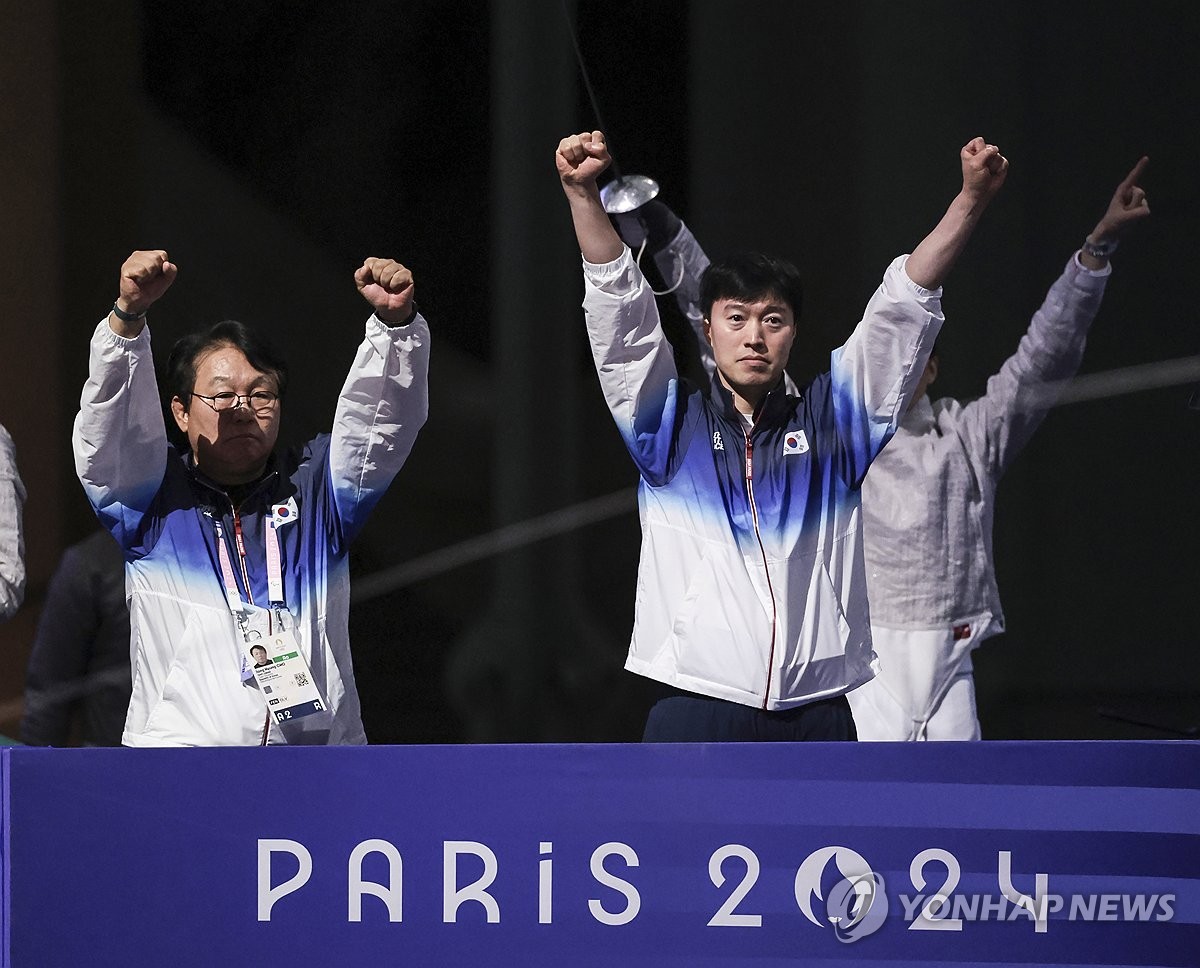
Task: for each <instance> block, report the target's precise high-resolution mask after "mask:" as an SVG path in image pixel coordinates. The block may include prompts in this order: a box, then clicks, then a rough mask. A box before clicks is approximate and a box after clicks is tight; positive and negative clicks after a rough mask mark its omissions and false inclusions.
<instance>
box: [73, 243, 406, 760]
mask: <svg viewBox="0 0 1200 968" xmlns="http://www.w3.org/2000/svg"><path fill="white" fill-rule="evenodd" d="M176 274H177V268H176V266H175V265H174V264H173V263H172V262H170V260H169V259H168V257H167V253H166V252H163V251H161V250H154V251H139V252H134V253H133V254H132V255H131V256H130V257H129V258H128V259H127V260H126V261H125V264H124V265H123V266H122V267H121V278H120V290H119V295H118V297H117V300H116V302H115V304H114V305H113V307H112V310H111V311H110V312H109V314H108V315H107V317H106V318H105V319H103V320H101V322H100V325H99V326H98V327H97V329H96V332H95V334H94V335H93V337H92V344H91V361H90V368H89V377H88V380H87V383H86V384H85V385H84V388H83V396H82V400H81V402H80V411H79V415H78V416H77V417H76V420H75V433H74V446H75V463H76V470H77V472H78V474H79V478H80V480H81V481H82V483H83V486H84V490H85V491H86V493H87V496H88V499H89V500H90V501H91V503H92V506H93V507H94V508H95V509H96V514H97V516H98V517H99V518H100V521H101V523H102V524H103V525H104V526H105V527H106V528H107V529H108V530H109V531H110V532H111V533H112V535H113V536H114V537H115V538H116V539H117V541H118V543H119V544H120V545H121V548H122V550H123V551H124V555H125V561H126V578H127V586H128V591H129V595H130V615H131V633H132V644H131V653H132V658H133V696H132V699H131V700H130V705H129V712H128V715H127V717H126V722H125V731H124V735H123V736H122V742H123V743H124V744H125V745H127V746H221V745H254V744H264V745H266V744H284V743H291V744H300V743H303V744H314V743H315V744H348V743H365V742H366V737H365V735H364V733H363V727H362V719H361V715H360V712H359V703H358V693H357V690H356V688H355V685H354V673H353V669H352V663H351V658H350V645H349V634H348V630H347V624H348V617H349V615H348V613H349V608H348V603H349V569H348V562H347V554H348V548H349V544H350V542H351V540H353V538H354V536H355V535H356V534H357V532H358V530H359V528H361V527H362V525H363V523H364V521H365V519H366V517H367V516H368V514H369V513H370V511H371V509H372V508H373V507H374V506H375V504H376V503H377V502H378V500H379V498H380V497H381V496H382V494H383V492H384V491H385V490H386V488H387V487H388V485H389V484H390V483H391V481H392V478H393V477H394V476H395V475H396V473H397V472H398V471H399V470H400V467H401V466H402V465H403V464H404V461H405V460H406V458H407V457H408V454H409V451H410V450H411V449H412V445H413V442H414V440H415V439H416V434H417V431H418V430H419V429H420V427H421V425H422V424H423V423H424V422H425V418H426V414H427V411H428V394H427V373H428V363H429V327H428V325H427V324H426V322H425V320H424V319H423V318H422V317H421V316H420V315H419V314H418V313H417V311H416V307H415V304H414V301H413V294H414V288H413V279H412V274H411V273H410V272H409V271H408V269H406V268H405V267H404V266H402V265H400V264H399V263H398V262H394V261H392V260H388V259H367V260H366V261H365V262H364V263H363V265H362V267H361V268H359V269H358V270H357V271H356V272H355V274H354V279H355V283H356V284H357V286H358V290H359V292H360V293H362V295H363V297H364V298H365V299H366V300H367V302H368V303H369V304H370V305H371V307H372V309H373V315H372V317H371V318H370V319H369V320H368V321H367V325H366V337H365V339H364V340H363V342H362V344H361V345H360V346H359V349H358V352H357V354H356V356H355V359H354V362H353V364H352V366H351V369H350V373H349V375H348V376H347V378H346V383H345V385H344V387H343V389H342V393H341V396H340V398H339V400H338V405H337V410H336V413H335V415H334V424H333V432H332V433H331V434H322V435H320V436H318V437H316V438H314V439H313V440H311V441H309V442H308V444H307V445H305V446H304V447H303V448H302V449H299V450H294V451H277V450H276V441H277V439H278V436H279V423H280V418H281V415H282V401H283V398H284V395H285V392H286V389H287V367H286V365H285V363H284V361H283V359H282V358H281V357H279V356H277V355H276V353H275V352H274V350H273V349H272V348H271V347H270V346H269V345H268V344H267V343H266V342H265V341H264V340H263V339H261V338H260V337H259V336H258V335H257V334H255V333H254V332H253V331H252V330H251V329H250V328H249V327H246V326H244V325H242V324H241V323H237V322H232V321H227V322H223V323H218V324H217V325H215V326H213V327H211V328H210V329H209V330H207V331H205V332H202V333H195V334H192V335H190V336H186V337H184V338H183V339H181V340H180V341H179V342H178V343H176V344H175V346H174V348H173V349H172V351H171V355H170V359H169V361H168V365H167V381H168V387H167V393H168V394H169V396H170V408H171V413H172V415H173V417H174V419H175V423H176V424H177V425H178V427H179V430H180V431H181V432H182V433H183V434H184V436H185V437H186V438H187V443H188V452H187V453H181V452H179V451H177V450H175V449H174V448H173V447H171V446H169V445H168V443H167V436H166V428H165V427H164V424H163V419H162V411H161V409H160V406H159V395H158V385H157V382H156V380H155V376H154V363H153V359H152V356H151V350H150V332H149V329H148V327H147V326H146V314H147V312H148V310H149V309H150V307H151V306H152V305H153V304H154V303H155V302H156V301H157V300H158V299H159V298H160V297H161V296H162V295H163V294H164V293H165V292H166V291H167V289H169V288H170V286H171V284H172V283H173V282H174V281H175V277H176ZM252 650H253V651H252ZM263 652H265V653H266V654H268V655H270V657H271V659H272V661H270V662H261V661H260V656H261V654H262V653H263Z"/></svg>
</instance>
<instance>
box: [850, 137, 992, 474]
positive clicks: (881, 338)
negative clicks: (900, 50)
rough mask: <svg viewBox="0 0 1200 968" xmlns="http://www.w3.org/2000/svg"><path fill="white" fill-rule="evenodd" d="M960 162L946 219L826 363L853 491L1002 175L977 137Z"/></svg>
mask: <svg viewBox="0 0 1200 968" xmlns="http://www.w3.org/2000/svg"><path fill="white" fill-rule="evenodd" d="M959 162H960V165H961V167H962V176H963V185H962V189H961V191H959V193H958V195H957V196H956V197H955V199H954V201H953V202H951V203H950V207H949V208H948V209H947V210H946V214H945V215H944V216H942V219H941V221H940V222H938V224H937V225H936V226H935V227H934V229H933V231H932V232H930V233H929V234H928V235H927V236H926V237H925V238H924V239H923V240H922V241H921V243H920V244H919V245H918V246H917V247H916V248H915V249H914V250H913V252H912V255H910V256H908V257H907V258H900V259H896V260H895V261H894V262H893V263H892V265H891V266H890V267H889V269H888V271H887V273H886V274H885V275H884V277H883V283H882V285H880V287H879V289H878V290H877V291H876V293H875V295H874V296H873V297H872V298H871V301H870V302H869V303H868V304H867V309H866V312H865V313H864V314H863V318H862V321H861V322H860V323H859V324H858V326H856V327H855V329H854V332H853V333H851V334H850V338H849V339H848V340H846V343H845V344H844V345H843V346H841V347H839V348H838V349H836V350H834V351H833V354H832V357H831V361H830V362H831V366H830V375H831V389H832V395H833V410H834V418H835V427H836V432H837V438H838V441H839V469H840V473H841V476H842V478H843V480H844V481H846V483H847V484H849V485H850V486H852V487H857V486H858V485H859V484H861V482H862V479H863V477H864V476H865V475H866V473H867V469H868V468H869V467H870V464H871V461H873V460H874V459H875V457H876V456H877V455H878V454H879V452H880V450H882V449H883V446H884V444H886V443H887V442H888V440H890V439H891V436H892V434H894V433H895V432H896V427H897V426H898V424H899V422H900V419H901V417H902V416H903V415H904V411H905V410H906V409H907V407H908V404H909V401H910V400H911V399H912V395H913V393H914V392H915V390H916V387H917V383H918V381H919V380H920V377H921V373H922V372H923V371H924V369H925V364H926V362H927V361H928V359H929V353H930V351H931V350H932V348H933V344H934V341H935V340H936V339H937V334H938V332H939V330H940V329H941V326H942V322H943V317H942V311H941V285H942V280H943V279H945V277H946V275H947V273H949V271H950V269H951V267H952V266H953V265H954V262H955V260H957V259H958V257H959V255H961V254H962V251H963V249H964V248H965V247H966V244H967V240H968V239H970V237H971V234H972V233H973V232H974V231H975V226H976V225H977V224H978V223H979V218H980V216H981V215H982V214H983V211H984V209H985V208H987V205H988V202H990V201H991V199H992V198H993V196H994V195H995V194H996V192H998V191H999V190H1000V186H1001V185H1003V184H1004V179H1005V177H1006V175H1007V174H1008V161H1007V160H1006V159H1005V158H1004V156H1003V155H1001V154H1000V150H999V149H998V148H997V147H996V146H995V145H989V144H987V143H986V142H985V141H984V140H983V138H975V139H974V140H972V141H971V142H969V143H968V144H967V145H965V146H964V147H963V149H962V151H960V152H959Z"/></svg>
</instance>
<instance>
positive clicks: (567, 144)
mask: <svg viewBox="0 0 1200 968" xmlns="http://www.w3.org/2000/svg"><path fill="white" fill-rule="evenodd" d="M554 162H555V164H556V165H557V166H558V177H559V180H560V181H561V182H562V187H563V192H564V193H565V194H566V196H567V204H568V205H570V206H571V220H572V221H573V222H574V223H575V238H576V239H577V240H578V242H579V251H580V253H581V254H582V255H583V258H584V261H586V262H591V263H592V264H594V265H603V264H605V263H607V262H612V261H613V260H614V259H616V258H617V256H619V255H620V254H621V249H622V248H623V247H624V246H623V243H622V242H621V238H620V236H619V235H617V230H616V229H614V228H613V226H612V223H611V222H610V221H609V220H608V214H607V213H606V212H605V211H604V205H603V204H602V203H601V201H600V189H599V188H598V187H597V185H596V179H597V178H598V177H599V176H600V174H601V173H602V172H603V171H604V170H605V169H606V168H608V166H609V165H610V164H612V158H611V157H610V156H609V154H608V147H607V146H606V145H605V143H604V133H603V132H601V131H583V132H580V133H579V134H572V135H568V136H567V137H565V138H563V139H562V141H560V142H559V144H558V151H556V152H555V154H554Z"/></svg>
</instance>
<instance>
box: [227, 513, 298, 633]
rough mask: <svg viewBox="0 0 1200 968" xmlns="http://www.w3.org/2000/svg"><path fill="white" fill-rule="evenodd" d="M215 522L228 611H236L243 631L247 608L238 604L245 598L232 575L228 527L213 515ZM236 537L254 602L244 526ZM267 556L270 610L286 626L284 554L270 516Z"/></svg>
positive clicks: (268, 521) (247, 594)
mask: <svg viewBox="0 0 1200 968" xmlns="http://www.w3.org/2000/svg"><path fill="white" fill-rule="evenodd" d="M213 526H214V527H215V528H216V531H217V557H218V558H219V559H220V561H221V580H222V582H223V583H224V585H225V600H226V602H227V603H228V605H229V611H230V612H232V613H233V615H234V617H235V618H236V619H237V620H238V626H239V627H240V628H241V629H242V632H243V634H244V633H245V631H246V624H245V612H244V611H243V610H242V609H240V608H238V607H236V606H235V605H234V603H235V602H236V603H237V604H238V605H240V604H241V602H242V594H241V592H240V591H239V590H238V586H237V579H236V578H234V575H233V563H232V562H231V561H230V560H229V549H228V548H227V547H226V545H225V528H224V527H223V526H222V524H221V521H220V520H219V519H218V518H215V517H214V518H213ZM234 538H235V539H236V541H237V549H238V563H239V564H240V565H241V568H242V581H243V582H244V583H245V586H246V598H247V599H249V602H250V604H251V605H253V604H254V592H253V591H252V590H251V587H250V574H249V572H248V571H247V569H246V546H245V544H243V543H242V529H241V528H240V527H236V526H235V528H234ZM266 559H267V597H268V598H269V599H270V604H271V611H272V612H274V614H275V620H276V622H278V623H279V628H283V625H284V623H283V612H284V611H285V610H286V609H287V602H286V599H285V598H284V595H283V556H282V554H281V553H280V550H279V535H278V534H277V533H276V530H275V521H274V519H272V518H268V519H267V522H266Z"/></svg>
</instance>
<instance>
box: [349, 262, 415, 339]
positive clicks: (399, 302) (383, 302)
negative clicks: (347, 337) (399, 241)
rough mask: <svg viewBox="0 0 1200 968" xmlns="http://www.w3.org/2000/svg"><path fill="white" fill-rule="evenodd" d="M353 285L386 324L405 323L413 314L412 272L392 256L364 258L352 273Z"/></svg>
mask: <svg viewBox="0 0 1200 968" xmlns="http://www.w3.org/2000/svg"><path fill="white" fill-rule="evenodd" d="M354 284H355V285H356V286H358V291H359V292H361V293H362V295H363V298H364V299H365V300H366V301H367V302H369V303H370V304H371V307H372V308H373V309H374V310H375V315H376V316H378V317H379V318H380V319H381V320H382V321H383V322H385V323H387V324H388V325H389V326H394V325H396V324H397V323H404V322H407V321H408V319H409V317H410V316H412V314H413V298H414V296H415V295H416V289H415V288H414V286H413V276H412V273H411V272H409V271H408V269H406V268H405V267H404V266H402V265H401V264H400V263H399V262H397V261H396V260H395V259H367V260H365V261H364V262H363V264H362V267H361V268H359V269H358V270H357V271H356V272H355V273H354Z"/></svg>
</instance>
